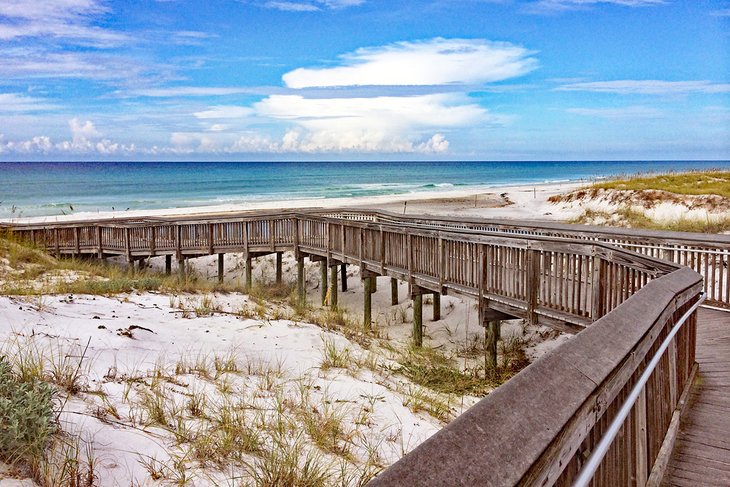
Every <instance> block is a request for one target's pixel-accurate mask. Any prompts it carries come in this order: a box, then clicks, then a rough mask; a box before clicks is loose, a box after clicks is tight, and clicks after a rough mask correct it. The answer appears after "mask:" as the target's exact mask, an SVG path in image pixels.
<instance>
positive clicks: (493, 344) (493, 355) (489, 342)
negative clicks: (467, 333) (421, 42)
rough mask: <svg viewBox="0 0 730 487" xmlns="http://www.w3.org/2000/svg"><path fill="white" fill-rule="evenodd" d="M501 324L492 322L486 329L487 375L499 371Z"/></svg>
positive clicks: (496, 321)
mask: <svg viewBox="0 0 730 487" xmlns="http://www.w3.org/2000/svg"><path fill="white" fill-rule="evenodd" d="M500 325H501V322H500V321H499V320H491V321H488V322H487V326H486V328H485V344H484V345H485V346H484V349H485V350H484V353H485V356H484V360H485V364H484V365H485V367H486V369H487V373H489V372H492V373H495V372H496V371H497V341H498V340H499V333H500V330H499V329H500Z"/></svg>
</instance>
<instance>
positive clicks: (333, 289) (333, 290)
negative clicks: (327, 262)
mask: <svg viewBox="0 0 730 487" xmlns="http://www.w3.org/2000/svg"><path fill="white" fill-rule="evenodd" d="M329 286H330V290H329V295H330V308H332V309H336V308H337V266H336V265H333V266H332V267H330V284H329Z"/></svg>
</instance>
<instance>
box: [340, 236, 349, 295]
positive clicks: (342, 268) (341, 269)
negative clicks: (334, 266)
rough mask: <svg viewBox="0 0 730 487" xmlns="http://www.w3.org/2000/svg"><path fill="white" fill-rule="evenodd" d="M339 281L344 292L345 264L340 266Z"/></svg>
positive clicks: (345, 285)
mask: <svg viewBox="0 0 730 487" xmlns="http://www.w3.org/2000/svg"><path fill="white" fill-rule="evenodd" d="M343 232H344V230H343ZM340 281H342V292H343V293H344V292H345V291H347V264H342V265H341V266H340Z"/></svg>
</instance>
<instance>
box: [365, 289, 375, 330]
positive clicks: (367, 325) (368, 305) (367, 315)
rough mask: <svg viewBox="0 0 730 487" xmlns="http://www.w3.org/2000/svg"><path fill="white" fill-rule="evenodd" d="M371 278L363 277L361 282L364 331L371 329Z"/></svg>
mask: <svg viewBox="0 0 730 487" xmlns="http://www.w3.org/2000/svg"><path fill="white" fill-rule="evenodd" d="M373 279H374V278H373V277H370V276H368V277H365V279H364V281H363V296H364V300H363V301H364V307H363V325H364V326H365V331H370V330H371V329H372V300H373V296H372V293H371V292H370V290H371V289H372V281H373Z"/></svg>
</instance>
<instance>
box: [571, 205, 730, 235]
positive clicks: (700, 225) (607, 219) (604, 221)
mask: <svg viewBox="0 0 730 487" xmlns="http://www.w3.org/2000/svg"><path fill="white" fill-rule="evenodd" d="M567 223H575V224H582V225H595V224H601V225H608V226H615V227H628V228H640V229H644V230H666V231H670V232H692V233H721V232H727V231H730V216H726V217H719V218H713V219H711V220H709V219H707V220H698V219H690V218H678V219H676V220H671V221H662V222H658V221H654V220H652V219H651V218H649V217H648V216H646V215H645V214H644V213H643V212H641V211H637V210H634V209H631V208H620V209H618V210H617V211H615V212H613V213H608V212H605V211H597V210H591V209H587V210H584V211H583V213H582V214H580V215H579V216H577V217H576V218H572V219H570V220H568V221H567Z"/></svg>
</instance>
